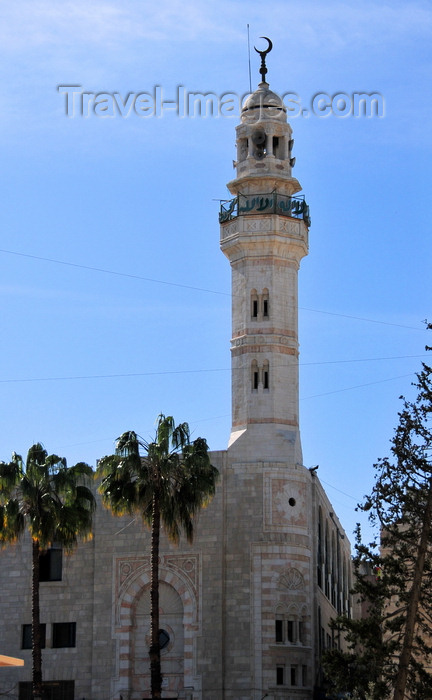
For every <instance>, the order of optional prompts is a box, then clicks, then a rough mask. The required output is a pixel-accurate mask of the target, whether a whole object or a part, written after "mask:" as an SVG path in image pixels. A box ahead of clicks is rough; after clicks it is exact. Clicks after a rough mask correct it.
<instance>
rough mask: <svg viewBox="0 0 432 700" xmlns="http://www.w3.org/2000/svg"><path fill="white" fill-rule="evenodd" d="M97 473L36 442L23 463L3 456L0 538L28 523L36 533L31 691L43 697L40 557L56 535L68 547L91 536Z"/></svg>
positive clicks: (3, 539)
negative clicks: (89, 483)
mask: <svg viewBox="0 0 432 700" xmlns="http://www.w3.org/2000/svg"><path fill="white" fill-rule="evenodd" d="M92 474H93V471H92V469H91V467H89V466H88V465H87V464H84V463H83V462H80V463H79V464H76V465H75V466H73V467H70V468H68V467H67V464H66V460H65V459H64V458H63V457H58V456H57V455H54V454H53V455H48V453H47V451H46V450H45V449H44V448H43V446H42V445H41V444H39V443H37V444H35V445H33V446H32V447H31V448H30V449H29V451H28V455H27V460H26V462H25V464H24V462H23V459H22V457H20V455H18V454H16V453H15V452H14V453H13V454H12V459H11V461H10V462H9V463H6V462H0V544H1V545H6V544H8V543H11V542H14V541H15V540H17V539H18V538H19V537H20V536H21V535H22V534H23V533H24V531H25V530H26V529H27V530H28V531H29V532H30V535H31V538H32V663H33V668H32V681H33V687H32V690H33V697H34V698H41V697H43V686H42V653H41V629H40V615H39V582H40V576H39V557H40V555H41V554H42V553H44V552H45V551H46V550H47V549H48V548H49V547H50V546H51V545H52V544H53V542H54V541H56V542H58V543H59V544H61V545H62V546H63V547H64V548H65V549H66V550H67V551H70V550H71V549H73V547H74V546H75V545H76V544H77V542H78V539H79V538H83V539H85V538H86V537H90V536H91V526H92V518H93V511H94V508H95V498H94V496H93V494H92V492H91V490H90V489H89V488H88V487H87V486H86V481H87V480H88V479H89V478H90V476H91V475H92Z"/></svg>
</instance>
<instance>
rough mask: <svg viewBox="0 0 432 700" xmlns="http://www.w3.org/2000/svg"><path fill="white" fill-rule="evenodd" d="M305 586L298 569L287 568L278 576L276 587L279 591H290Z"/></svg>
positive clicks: (298, 589) (301, 588)
mask: <svg viewBox="0 0 432 700" xmlns="http://www.w3.org/2000/svg"><path fill="white" fill-rule="evenodd" d="M304 587H305V582H304V578H303V576H302V574H301V573H300V571H299V570H298V569H294V568H292V569H289V570H288V571H284V573H283V574H281V575H280V576H279V580H278V582H277V588H278V590H279V591H281V590H284V589H288V590H290V591H300V590H303V589H304Z"/></svg>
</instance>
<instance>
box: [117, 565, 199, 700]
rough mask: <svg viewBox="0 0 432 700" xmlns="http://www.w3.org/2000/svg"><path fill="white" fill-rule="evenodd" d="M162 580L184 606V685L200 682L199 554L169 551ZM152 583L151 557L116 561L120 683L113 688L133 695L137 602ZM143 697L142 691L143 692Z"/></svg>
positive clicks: (127, 695) (160, 578)
mask: <svg viewBox="0 0 432 700" xmlns="http://www.w3.org/2000/svg"><path fill="white" fill-rule="evenodd" d="M159 580H160V582H161V583H165V584H167V585H168V586H170V587H172V588H173V589H174V591H175V592H176V593H177V595H178V596H179V598H180V600H181V603H182V606H183V632H184V635H183V643H184V676H183V683H184V687H189V688H191V687H195V689H196V690H198V687H197V685H200V679H199V678H197V676H196V655H195V654H194V642H195V638H196V636H197V633H199V632H200V631H201V614H200V610H201V606H200V600H199V591H200V558H199V555H196V554H195V555H191V556H184V555H180V554H179V555H167V556H163V557H161V558H160V562H159ZM149 586H150V558H149V557H143V558H140V559H139V558H131V557H130V558H124V559H118V560H117V561H116V585H115V590H116V599H115V601H114V605H115V612H114V635H115V637H116V638H117V640H118V650H117V663H118V683H116V684H115V688H113V690H114V692H121V693H122V694H123V697H131V695H130V693H131V690H132V688H131V681H132V676H133V672H134V671H133V669H134V659H133V630H134V618H135V613H136V609H137V605H138V604H139V603H140V600H141V598H142V596H143V594H144V592H145V590H146V589H148V588H149ZM140 697H142V694H141V695H140Z"/></svg>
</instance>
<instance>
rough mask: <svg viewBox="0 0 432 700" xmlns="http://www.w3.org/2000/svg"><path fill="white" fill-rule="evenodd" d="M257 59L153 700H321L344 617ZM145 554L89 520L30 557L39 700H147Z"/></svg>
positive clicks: (166, 572) (288, 229)
mask: <svg viewBox="0 0 432 700" xmlns="http://www.w3.org/2000/svg"><path fill="white" fill-rule="evenodd" d="M265 53H266V52H261V58H262V64H261V71H260V72H261V82H260V84H259V86H258V88H257V90H255V92H254V93H252V95H251V96H250V97H249V98H248V99H247V101H246V102H245V104H244V106H243V110H242V114H241V120H240V124H239V125H238V126H237V128H236V132H237V155H236V162H235V167H236V177H235V179H233V180H232V181H231V182H229V183H228V188H229V190H230V193H231V195H232V197H231V199H230V200H228V201H226V202H222V205H221V211H220V217H219V219H220V245H221V249H222V252H223V253H224V255H225V256H226V257H227V259H228V261H229V263H230V266H231V270H232V338H231V354H232V430H231V436H230V440H229V445H228V448H227V450H223V451H219V452H212V453H211V458H212V463H213V464H214V465H215V466H216V467H217V468H218V469H219V472H220V481H219V484H218V487H217V492H216V495H215V497H214V499H213V501H212V502H211V504H210V505H209V506H208V507H207V508H206V509H205V510H204V511H202V512H201V513H200V515H199V518H198V522H197V525H196V536H195V540H194V543H193V544H192V545H189V544H187V543H186V542H185V541H181V543H180V545H179V546H178V547H176V546H174V545H172V544H171V543H170V542H169V541H168V540H167V539H166V538H165V537H164V536H163V535H162V538H161V549H160V552H161V555H160V569H159V572H160V625H161V644H162V647H163V648H162V652H161V654H162V673H163V697H164V698H183V699H184V700H262V699H263V698H265V697H267V698H269V700H317V699H319V698H322V697H324V695H323V693H322V690H321V684H322V672H321V665H320V657H321V655H322V652H323V651H324V650H325V649H326V648H328V647H331V646H334V645H337V644H339V643H340V640H338V639H335V638H334V637H333V636H332V632H331V630H330V627H329V621H330V619H331V618H332V617H334V616H335V615H336V614H337V613H338V612H348V613H349V612H350V609H351V608H350V597H349V589H350V583H351V582H350V577H351V568H350V567H351V564H350V562H351V558H350V545H349V541H348V538H347V537H346V534H345V532H344V530H343V528H342V526H341V524H340V522H339V520H338V518H337V516H336V514H335V512H334V509H333V507H332V505H331V503H330V501H329V499H328V497H327V495H326V493H325V491H324V489H323V487H322V486H321V484H320V481H319V477H318V474H317V471H316V467H312V468H307V467H306V466H304V465H303V458H302V450H301V442H300V431H299V379H298V373H299V361H298V356H299V348H298V322H297V316H298V296H297V276H298V271H299V267H300V262H301V259H302V258H303V257H304V256H305V255H306V254H307V253H308V236H309V226H310V218H309V208H308V206H307V204H306V201H305V199H304V196H303V195H302V194H301V187H300V184H299V182H298V181H297V180H296V178H295V177H293V174H292V170H293V166H294V158H293V157H292V147H293V138H292V130H291V127H290V125H289V124H288V122H287V117H286V111H285V108H284V105H283V102H282V101H281V99H280V98H279V97H278V95H277V94H276V93H274V92H272V91H271V90H270V88H269V85H268V83H267V82H266V67H265ZM263 54H264V55H263ZM149 543H150V534H149V533H148V532H147V531H146V530H145V528H144V527H143V526H142V525H141V523H140V522H138V521H137V520H135V519H133V518H131V517H123V518H115V517H113V516H111V515H110V514H109V512H108V511H106V510H104V509H103V508H102V506H99V507H98V508H97V511H96V515H95V526H94V537H93V540H92V541H91V542H88V543H86V544H83V545H80V546H79V547H78V550H77V551H76V552H75V553H74V554H73V555H72V556H66V555H65V554H64V553H62V551H61V550H59V549H56V548H55V547H54V548H53V549H52V550H50V551H49V552H48V553H47V555H46V558H45V564H44V572H45V573H44V579H45V580H43V581H42V583H41V622H42V623H43V625H44V636H45V648H44V651H43V672H44V680H45V681H47V682H49V684H50V693H51V698H52V700H73V699H74V698H75V699H76V700H78V699H80V700H81V699H83V700H142V699H145V698H149V697H150V675H149V657H148V648H149V631H150V630H149V627H150V620H149V611H150V595H149V586H150V548H149ZM30 549H31V544H30V542H29V541H28V540H25V539H24V540H22V541H21V542H18V543H17V544H15V545H14V546H12V547H9V548H8V549H5V550H3V551H1V552H0V583H1V591H2V596H1V601H0V606H1V620H2V623H1V626H0V651H2V653H5V654H8V655H11V656H15V657H20V658H23V659H24V661H25V666H24V668H22V667H21V668H5V669H2V671H1V673H0V693H7V697H9V698H20V700H26V699H27V698H30V694H29V693H30V689H29V682H30V680H31V649H30V648H29V623H30V622H31V592H30V580H31V556H30Z"/></svg>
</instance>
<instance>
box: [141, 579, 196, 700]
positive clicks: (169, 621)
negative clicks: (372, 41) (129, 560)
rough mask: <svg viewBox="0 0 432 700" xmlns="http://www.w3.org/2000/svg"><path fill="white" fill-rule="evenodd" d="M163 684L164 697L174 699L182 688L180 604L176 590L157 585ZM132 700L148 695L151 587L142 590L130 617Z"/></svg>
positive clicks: (163, 584)
mask: <svg viewBox="0 0 432 700" xmlns="http://www.w3.org/2000/svg"><path fill="white" fill-rule="evenodd" d="M159 615H160V618H159V625H160V630H161V634H160V643H161V666H162V676H163V681H162V687H163V691H164V692H163V695H164V697H165V698H170V697H171V698H177V697H178V696H179V694H181V692H182V690H183V687H184V661H183V660H184V625H183V603H182V600H181V598H180V596H179V594H178V593H177V591H176V590H175V589H174V588H173V587H172V586H170V585H169V584H168V583H165V582H163V581H161V582H160V584H159ZM131 641H132V650H133V651H132V654H133V668H132V700H134V699H135V698H137V699H138V698H142V697H144V696H146V697H149V691H150V668H149V655H148V650H149V646H150V586H147V587H146V588H144V589H143V590H142V593H141V595H140V596H139V598H138V599H137V601H136V606H135V611H134V614H133V617H132V640H131Z"/></svg>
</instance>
